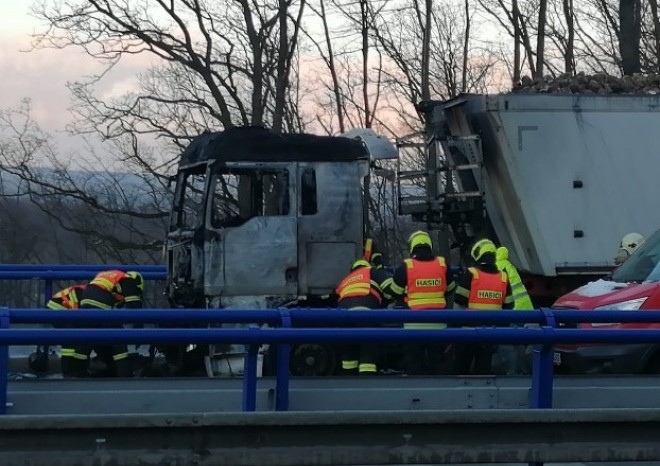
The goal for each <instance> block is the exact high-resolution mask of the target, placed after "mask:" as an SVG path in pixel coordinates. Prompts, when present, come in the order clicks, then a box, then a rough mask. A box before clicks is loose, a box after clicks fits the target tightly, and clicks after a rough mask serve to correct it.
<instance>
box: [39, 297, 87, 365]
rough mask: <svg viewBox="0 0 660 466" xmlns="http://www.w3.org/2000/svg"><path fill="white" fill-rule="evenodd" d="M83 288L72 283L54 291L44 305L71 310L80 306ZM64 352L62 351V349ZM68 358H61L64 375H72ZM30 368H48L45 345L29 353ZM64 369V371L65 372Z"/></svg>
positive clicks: (51, 308) (61, 326) (57, 325)
mask: <svg viewBox="0 0 660 466" xmlns="http://www.w3.org/2000/svg"><path fill="white" fill-rule="evenodd" d="M84 290H85V285H73V286H69V287H67V288H64V289H63V290H60V291H58V292H57V293H55V294H54V295H53V296H52V297H51V298H50V299H49V300H48V302H47V303H46V307H47V308H48V309H50V310H53V311H59V310H71V311H75V310H77V309H79V308H80V297H81V296H82V292H83V291H84ZM54 327H55V328H66V327H67V326H63V325H61V324H55V325H54ZM63 354H64V351H63ZM68 361H69V359H68V358H67V359H66V360H65V358H64V357H63V358H62V373H63V374H64V376H65V377H69V376H72V375H73V374H72V371H71V370H70V367H69V365H68V364H67V363H68ZM28 363H29V365H30V368H31V369H32V370H33V371H35V372H46V371H47V370H48V350H47V347H41V346H39V347H37V351H36V352H34V353H31V354H30V357H29V361H28ZM65 369H66V372H65Z"/></svg>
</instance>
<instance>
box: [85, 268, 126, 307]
mask: <svg viewBox="0 0 660 466" xmlns="http://www.w3.org/2000/svg"><path fill="white" fill-rule="evenodd" d="M126 277H128V274H127V273H126V272H122V271H121V270H106V271H105V272H100V273H99V274H97V275H96V276H95V277H94V279H93V280H92V281H91V282H89V284H90V285H94V286H98V287H99V288H102V289H104V290H107V291H109V292H111V293H112V294H113V295H114V296H115V298H116V299H118V300H122V299H123V298H124V297H123V296H122V295H121V294H120V293H118V292H117V291H118V290H117V288H118V287H117V284H118V283H119V281H120V280H122V279H124V278H126Z"/></svg>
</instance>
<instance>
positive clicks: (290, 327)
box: [0, 309, 660, 413]
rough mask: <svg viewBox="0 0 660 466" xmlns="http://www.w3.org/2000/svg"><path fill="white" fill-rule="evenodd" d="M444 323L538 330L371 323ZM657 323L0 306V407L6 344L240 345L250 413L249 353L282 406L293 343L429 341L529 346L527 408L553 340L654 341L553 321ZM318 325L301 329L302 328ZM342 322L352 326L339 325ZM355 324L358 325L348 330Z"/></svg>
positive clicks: (540, 401)
mask: <svg viewBox="0 0 660 466" xmlns="http://www.w3.org/2000/svg"><path fill="white" fill-rule="evenodd" d="M100 322H103V323H139V322H143V323H167V324H176V323H185V324H193V323H198V324H199V323H207V324H211V323H215V324H220V323H243V324H253V325H263V324H266V325H269V326H270V327H267V328H261V327H257V326H253V327H249V328H197V329H183V328H181V329H177V328H174V329H171V328H168V329H12V328H10V324H11V323H17V324H36V323H40V324H44V323H49V324H54V323H77V324H81V323H89V324H93V323H100ZM403 322H444V323H448V324H455V325H470V326H485V325H488V326H494V325H509V324H538V325H539V327H538V328H525V327H520V328H515V327H508V328H506V327H495V328H486V327H471V328H447V329H443V330H421V329H414V330H411V329H400V328H374V327H376V326H378V325H381V324H383V323H399V324H400V323H403ZM580 322H599V323H605V322H621V323H632V322H635V323H641V322H660V311H560V310H550V309H541V310H537V311H525V312H521V311H479V312H472V311H464V310H459V311H453V310H452V311H450V310H438V311H424V312H411V311H408V310H373V311H345V310H339V309H322V310H321V309H314V310H311V309H273V310H200V309H177V310H172V309H151V310H119V311H91V310H83V311H76V312H61V311H49V310H41V309H25V310H8V309H4V310H0V412H1V413H5V412H6V408H5V406H6V397H7V367H8V345H30V344H40V345H52V344H72V343H78V344H81V343H82V344H88V343H92V342H93V343H95V344H104V343H105V344H112V343H123V344H146V343H151V344H158V343H168V344H172V343H181V344H185V343H208V344H211V343H238V344H245V345H247V351H246V353H245V368H244V376H243V403H242V404H243V410H244V411H255V409H256V389H257V352H258V347H259V345H261V344H264V343H270V344H275V345H277V349H278V351H277V361H276V397H275V409H276V410H278V411H285V410H287V409H288V405H289V351H290V345H291V344H294V343H329V344H341V343H350V342H356V341H360V342H365V341H368V342H418V343H422V342H426V343H429V342H433V343H491V344H521V345H526V344H535V345H537V346H536V347H535V349H534V355H533V371H532V380H531V386H532V387H531V388H532V390H531V399H530V405H531V407H532V408H551V407H552V387H553V356H554V351H553V348H554V344H555V343H660V329H639V330H638V329H632V330H612V329H594V330H583V329H577V328H558V324H559V323H580ZM317 325H321V326H327V327H326V328H304V327H305V326H317ZM342 326H347V327H353V328H341V327H342ZM356 326H363V327H364V328H355V327H356Z"/></svg>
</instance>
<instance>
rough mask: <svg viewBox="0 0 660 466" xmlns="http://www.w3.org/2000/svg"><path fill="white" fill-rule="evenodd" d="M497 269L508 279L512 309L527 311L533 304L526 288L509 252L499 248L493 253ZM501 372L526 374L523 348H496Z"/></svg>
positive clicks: (505, 346)
mask: <svg viewBox="0 0 660 466" xmlns="http://www.w3.org/2000/svg"><path fill="white" fill-rule="evenodd" d="M495 257H496V260H497V262H496V265H497V268H498V269H499V270H500V271H501V272H504V273H506V275H507V277H509V285H510V286H511V293H512V294H513V309H514V310H516V311H529V310H532V309H534V304H532V300H531V298H530V297H529V294H528V293H527V288H525V285H524V284H523V282H522V279H521V278H520V274H519V273H518V270H517V269H516V267H515V266H514V265H513V264H512V263H511V261H510V260H509V250H508V249H507V248H506V247H504V246H500V247H499V248H497V251H496V253H495ZM497 354H498V356H499V360H500V366H501V368H502V372H504V373H505V374H507V375H516V374H518V375H520V374H524V373H525V372H526V370H525V367H526V365H527V364H526V362H525V360H526V355H525V346H513V345H500V346H499V347H498V348H497Z"/></svg>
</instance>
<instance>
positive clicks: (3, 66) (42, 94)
mask: <svg viewBox="0 0 660 466" xmlns="http://www.w3.org/2000/svg"><path fill="white" fill-rule="evenodd" d="M31 4H32V0H0V18H1V22H0V109H7V108H15V107H18V106H19V105H20V103H21V100H22V99H25V98H30V99H32V106H33V116H34V118H35V119H36V120H37V122H38V123H39V124H40V125H42V127H43V128H44V129H46V130H48V131H58V130H62V129H63V128H64V126H65V124H66V123H67V122H68V121H70V119H71V115H70V113H69V112H68V110H67V108H68V107H69V106H70V105H71V94H70V92H69V90H68V89H67V87H66V84H67V82H71V81H76V80H79V79H81V78H83V77H84V76H89V75H91V74H93V73H94V72H95V71H97V70H98V69H99V68H98V64H96V63H94V62H93V61H92V60H90V59H89V57H88V56H86V55H85V54H84V53H83V52H82V51H80V50H79V49H75V48H69V49H66V50H53V49H46V50H35V51H29V50H30V48H31V40H32V39H31V37H30V35H31V34H33V33H34V32H38V31H40V28H41V27H42V25H41V24H40V23H39V21H38V20H37V19H35V18H33V17H32V16H30V14H29V10H30V6H31ZM127 61H128V60H127ZM143 68H144V66H142V65H141V64H136V63H133V64H130V63H127V64H126V65H123V69H121V70H118V71H117V72H116V73H115V74H116V75H117V76H115V77H113V78H114V79H112V78H111V79H109V80H107V81H105V80H104V82H103V83H102V85H100V86H99V89H98V90H99V91H100V93H99V94H100V95H104V94H114V93H120V92H121V91H122V90H125V89H127V88H129V87H130V85H129V82H131V81H133V80H135V79H136V74H137V72H139V71H140V70H141V69H143Z"/></svg>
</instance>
